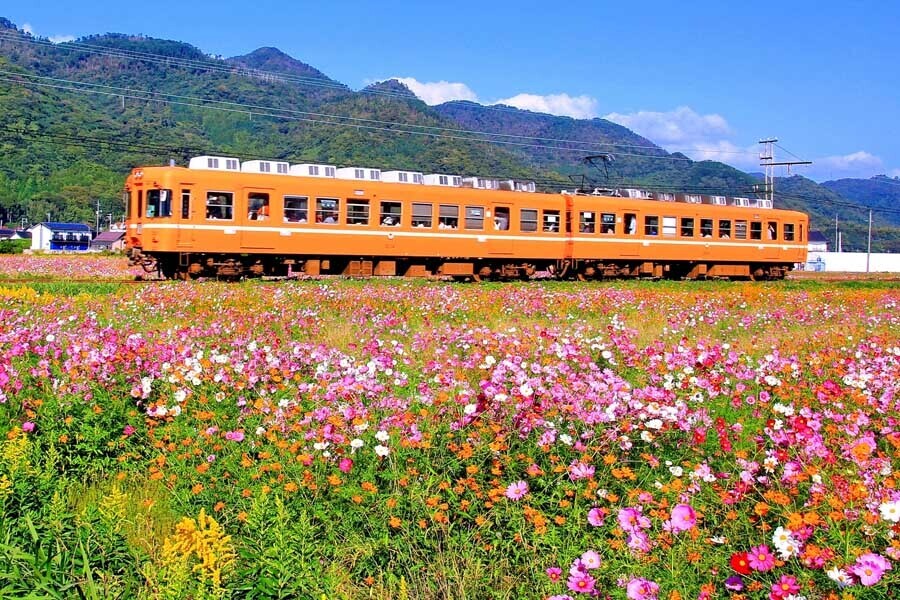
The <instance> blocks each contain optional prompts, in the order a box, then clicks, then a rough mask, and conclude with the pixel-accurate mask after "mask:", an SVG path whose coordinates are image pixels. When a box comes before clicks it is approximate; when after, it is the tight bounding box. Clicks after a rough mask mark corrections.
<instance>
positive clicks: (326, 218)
mask: <svg viewBox="0 0 900 600" xmlns="http://www.w3.org/2000/svg"><path fill="white" fill-rule="evenodd" d="M340 206H341V201H340V200H338V199H337V198H316V223H326V224H328V225H330V224H332V223H337V222H338V210H339V209H340Z"/></svg>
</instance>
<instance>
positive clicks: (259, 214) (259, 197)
mask: <svg viewBox="0 0 900 600" xmlns="http://www.w3.org/2000/svg"><path fill="white" fill-rule="evenodd" d="M247 218H248V219H250V220H251V221H265V220H266V219H268V218H269V195H268V194H263V193H259V192H252V193H250V194H247Z"/></svg>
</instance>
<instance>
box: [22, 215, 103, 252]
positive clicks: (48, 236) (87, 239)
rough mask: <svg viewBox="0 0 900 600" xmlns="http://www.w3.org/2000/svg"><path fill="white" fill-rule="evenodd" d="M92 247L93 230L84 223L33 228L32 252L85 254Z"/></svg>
mask: <svg viewBox="0 0 900 600" xmlns="http://www.w3.org/2000/svg"><path fill="white" fill-rule="evenodd" d="M90 247H91V228H90V227H88V226H87V225H85V224H84V223H56V222H44V223H38V224H37V225H35V226H34V227H32V228H31V249H32V250H58V251H64V252H85V251H87V250H88V249H89V248H90Z"/></svg>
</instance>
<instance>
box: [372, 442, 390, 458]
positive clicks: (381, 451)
mask: <svg viewBox="0 0 900 600" xmlns="http://www.w3.org/2000/svg"><path fill="white" fill-rule="evenodd" d="M390 453H391V449H390V448H388V447H387V446H382V445H381V444H378V445H377V446H375V454H377V455H378V456H387V455H388V454H390Z"/></svg>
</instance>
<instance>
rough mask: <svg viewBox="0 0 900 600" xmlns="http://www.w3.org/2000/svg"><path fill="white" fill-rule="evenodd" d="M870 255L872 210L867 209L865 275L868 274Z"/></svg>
mask: <svg viewBox="0 0 900 600" xmlns="http://www.w3.org/2000/svg"><path fill="white" fill-rule="evenodd" d="M871 255H872V209H871V208H870V209H869V244H868V246H867V247H866V273H868V272H869V258H870V257H871Z"/></svg>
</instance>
